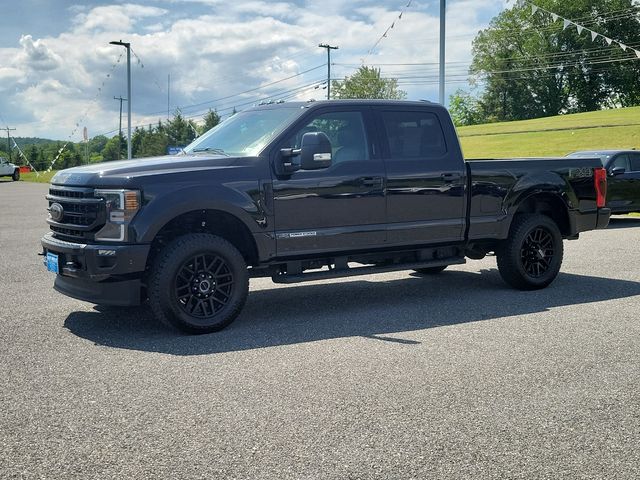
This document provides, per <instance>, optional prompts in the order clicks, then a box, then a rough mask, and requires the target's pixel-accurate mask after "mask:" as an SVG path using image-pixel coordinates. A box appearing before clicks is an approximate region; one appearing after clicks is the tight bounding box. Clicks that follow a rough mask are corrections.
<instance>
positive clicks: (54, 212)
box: [49, 203, 64, 222]
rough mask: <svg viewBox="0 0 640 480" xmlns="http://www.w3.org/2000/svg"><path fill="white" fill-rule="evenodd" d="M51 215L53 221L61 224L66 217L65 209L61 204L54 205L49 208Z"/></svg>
mask: <svg viewBox="0 0 640 480" xmlns="http://www.w3.org/2000/svg"><path fill="white" fill-rule="evenodd" d="M49 214H50V215H51V219H52V220H53V221H55V222H59V221H61V220H62V218H63V217H64V208H62V205H60V204H59V203H52V204H51V206H50V207H49Z"/></svg>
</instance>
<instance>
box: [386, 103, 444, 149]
mask: <svg viewBox="0 0 640 480" xmlns="http://www.w3.org/2000/svg"><path fill="white" fill-rule="evenodd" d="M381 115H382V121H383V123H384V128H385V132H386V134H387V139H388V142H389V153H390V157H391V159H392V160H393V159H398V160H419V159H428V158H438V157H442V156H443V155H444V154H446V153H447V145H446V142H445V139H444V133H443V131H442V125H441V124H440V120H438V117H437V116H436V115H435V114H433V113H431V112H421V111H404V112H397V111H393V112H392V111H383V112H381Z"/></svg>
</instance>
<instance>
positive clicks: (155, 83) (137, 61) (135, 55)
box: [131, 48, 167, 93]
mask: <svg viewBox="0 0 640 480" xmlns="http://www.w3.org/2000/svg"><path fill="white" fill-rule="evenodd" d="M131 54H132V55H133V56H134V58H135V59H136V64H137V65H138V66H139V67H140V69H141V70H144V63H143V62H142V59H141V58H140V56H139V55H138V54H137V53H136V52H135V51H134V50H133V48H131ZM153 83H154V85H155V86H156V87H158V90H160V91H161V92H162V93H166V91H167V90H166V88H162V87H161V86H160V83H158V79H157V78H156V77H153Z"/></svg>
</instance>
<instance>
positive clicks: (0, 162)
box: [0, 157, 20, 182]
mask: <svg viewBox="0 0 640 480" xmlns="http://www.w3.org/2000/svg"><path fill="white" fill-rule="evenodd" d="M0 177H11V178H12V179H13V181H15V182H17V181H18V180H20V167H18V166H17V165H14V164H13V163H9V161H8V160H7V159H6V158H4V157H0Z"/></svg>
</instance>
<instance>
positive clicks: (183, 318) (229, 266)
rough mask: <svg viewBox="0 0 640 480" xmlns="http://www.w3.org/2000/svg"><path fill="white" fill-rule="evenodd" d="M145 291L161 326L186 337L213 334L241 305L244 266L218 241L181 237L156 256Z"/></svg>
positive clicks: (245, 275)
mask: <svg viewBox="0 0 640 480" xmlns="http://www.w3.org/2000/svg"><path fill="white" fill-rule="evenodd" d="M148 292H149V305H150V307H151V310H152V311H153V313H154V316H155V317H156V318H157V319H158V320H160V321H161V322H163V323H165V324H167V325H169V326H173V327H175V328H177V329H179V330H182V331H184V332H188V333H209V332H215V331H218V330H221V329H223V328H224V327H226V326H227V325H229V324H230V323H231V322H233V320H235V318H236V317H237V316H238V314H239V313H240V310H242V307H243V306H244V303H245V301H246V299H247V295H248V293H249V275H248V272H247V264H246V262H245V260H244V258H243V257H242V255H241V254H240V252H238V250H237V249H236V248H235V247H234V246H233V245H231V244H230V243H229V242H227V241H226V240H224V239H222V238H220V237H216V236H214V235H209V234H202V233H198V234H189V235H185V236H183V237H179V238H177V239H176V240H174V241H173V242H171V243H170V244H169V245H167V246H166V247H165V249H164V250H163V251H162V252H161V253H160V255H159V256H158V258H156V260H155V262H154V265H153V266H152V269H151V274H150V276H149V283H148Z"/></svg>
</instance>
